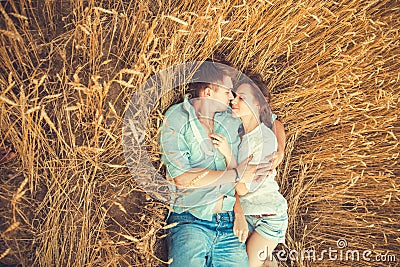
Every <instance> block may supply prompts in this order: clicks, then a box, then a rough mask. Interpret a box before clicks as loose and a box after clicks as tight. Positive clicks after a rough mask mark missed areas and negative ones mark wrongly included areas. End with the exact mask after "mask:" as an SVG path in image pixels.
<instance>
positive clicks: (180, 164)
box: [160, 117, 191, 178]
mask: <svg viewBox="0 0 400 267" xmlns="http://www.w3.org/2000/svg"><path fill="white" fill-rule="evenodd" d="M170 118H171V117H170ZM179 128H181V127H176V125H174V120H172V119H169V120H166V121H164V123H163V125H162V126H161V131H160V147H161V161H162V163H163V164H164V165H165V166H166V167H167V172H168V176H169V177H171V178H175V177H177V176H179V175H181V174H183V173H185V172H187V171H189V170H190V169H191V166H190V161H189V157H190V151H189V149H188V146H187V143H186V141H185V138H184V135H183V134H182V133H181V132H180V131H179V130H178V129H179Z"/></svg>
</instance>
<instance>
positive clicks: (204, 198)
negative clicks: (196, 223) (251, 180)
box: [160, 97, 241, 220]
mask: <svg viewBox="0 0 400 267" xmlns="http://www.w3.org/2000/svg"><path fill="white" fill-rule="evenodd" d="M240 125H241V121H240V119H238V118H233V117H232V115H231V112H230V111H229V110H227V111H226V112H221V113H216V114H215V116H214V130H213V132H216V133H219V134H222V135H224V136H225V137H226V138H227V141H228V143H229V144H230V147H231V149H232V152H233V155H234V156H235V157H236V159H237V153H238V146H239V143H240V138H239V135H238V129H239V126H240ZM160 146H161V152H162V155H161V161H162V162H163V163H164V164H165V166H166V168H167V176H168V178H175V177H177V176H179V175H181V174H183V173H185V172H187V171H190V170H191V169H193V168H207V169H210V170H225V169H226V162H225V158H224V156H222V155H221V154H220V153H219V151H218V150H217V149H216V148H214V147H213V145H212V143H211V141H210V139H208V138H207V136H206V132H205V130H204V128H203V126H202V125H201V123H200V121H199V120H198V118H197V116H196V113H195V110H194V108H193V106H192V104H191V102H190V100H188V98H187V97H185V100H184V101H183V102H182V103H179V104H176V105H173V106H172V107H170V108H169V109H168V111H167V112H166V114H165V119H164V122H163V125H162V127H161V132H160ZM171 180H172V181H171V183H172V186H171V187H170V189H171V194H173V203H171V206H172V208H173V209H174V212H176V213H182V212H185V211H188V212H190V213H191V214H192V215H194V216H195V217H197V218H199V219H203V220H211V219H212V215H213V212H214V208H215V204H216V202H217V200H218V199H220V198H221V197H222V196H224V197H223V204H222V209H223V210H226V211H231V210H233V205H234V204H235V196H234V195H235V188H234V184H233V183H228V184H224V185H220V186H212V187H206V188H194V189H183V188H178V187H176V186H174V185H173V179H171Z"/></svg>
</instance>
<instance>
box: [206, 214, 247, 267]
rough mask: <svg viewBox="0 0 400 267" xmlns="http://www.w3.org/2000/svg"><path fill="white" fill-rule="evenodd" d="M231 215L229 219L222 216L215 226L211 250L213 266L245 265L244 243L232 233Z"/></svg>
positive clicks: (234, 266) (235, 266)
mask: <svg viewBox="0 0 400 267" xmlns="http://www.w3.org/2000/svg"><path fill="white" fill-rule="evenodd" d="M232 217H233V216H231V217H230V220H229V221H224V218H222V220H221V222H220V227H217V234H218V236H217V237H216V239H215V240H214V246H213V250H212V254H211V256H212V266H213V267H247V266H248V259H247V253H246V244H245V243H241V242H240V241H239V238H238V237H237V236H236V235H235V234H234V233H233V218H232Z"/></svg>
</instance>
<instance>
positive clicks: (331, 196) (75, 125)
mask: <svg viewBox="0 0 400 267" xmlns="http://www.w3.org/2000/svg"><path fill="white" fill-rule="evenodd" d="M399 4H400V3H399V2H398V1H386V2H385V1H383V2H382V1H377V0H375V1H342V2H331V1H315V0H309V1H279V0H278V1H255V0H254V1H216V2H214V3H211V2H209V1H202V0H200V1H196V2H195V3H191V2H190V1H185V2H183V3H173V2H171V1H164V0H160V1H114V0H108V1H101V0H99V1H94V0H91V1H82V0H78V1H72V0H70V1H36V2H35V1H26V0H21V1H12V0H9V1H2V2H1V3H0V13H1V17H0V42H1V46H0V59H1V60H0V69H1V72H0V89H1V93H0V113H1V116H0V131H1V138H2V139H1V140H0V143H2V142H3V141H4V140H8V141H9V142H10V143H12V144H13V146H14V148H15V150H16V151H17V153H18V154H19V159H18V160H17V161H14V163H13V164H9V165H7V166H1V167H0V168H1V169H0V171H1V173H2V174H3V176H2V184H1V186H0V188H1V190H0V196H1V198H0V199H1V203H2V204H3V205H2V206H3V209H2V210H1V215H2V220H1V223H2V224H1V227H2V228H1V229H0V230H1V231H2V242H1V246H0V247H1V251H0V262H1V263H15V262H18V263H21V264H22V265H24V266H84V265H85V266H120V265H124V266H125V265H133V266H159V265H162V261H161V260H159V259H157V257H161V258H162V259H163V260H167V259H166V258H165V253H164V252H163V251H164V247H163V245H162V241H163V237H164V236H165V235H164V230H163V227H164V226H165V223H164V222H163V218H164V215H165V212H166V206H165V205H164V204H163V203H159V202H157V201H154V200H153V199H151V198H150V197H149V196H148V195H147V194H146V192H143V190H141V189H140V187H138V186H137V184H135V181H133V180H132V178H131V176H130V173H129V172H128V169H127V168H126V167H125V166H124V164H125V161H124V157H123V151H122V138H121V136H122V118H123V115H124V112H125V110H126V108H127V104H128V102H129V100H130V99H131V98H132V96H133V94H134V93H135V90H136V88H138V86H140V85H141V84H142V83H143V82H144V81H145V80H146V79H147V78H148V77H150V75H152V74H154V73H156V72H158V71H159V70H162V69H165V68H166V67H169V66H172V65H175V64H179V63H182V62H186V61H193V60H204V59H205V58H207V57H209V56H211V55H213V54H214V53H218V54H223V55H225V57H226V59H227V60H229V61H231V62H233V65H234V66H235V67H236V68H238V69H240V70H245V69H247V70H248V69H250V70H253V71H256V72H259V73H261V74H262V75H263V76H264V77H265V78H266V79H267V81H268V83H269V86H270V88H271V90H272V102H273V110H274V111H275V113H277V114H278V115H279V116H280V118H281V120H282V121H283V122H284V124H285V126H286V129H287V136H288V145H287V147H286V159H285V161H284V163H283V164H282V165H281V166H280V169H279V182H280V184H281V188H282V192H283V193H284V195H285V197H286V198H287V199H288V201H289V215H290V217H289V218H290V225H289V231H288V235H287V239H288V242H287V247H288V249H297V250H299V251H301V250H302V249H310V248H315V249H319V250H322V249H324V248H326V247H329V246H331V247H333V248H334V247H335V246H336V240H338V239H339V238H345V239H346V240H347V241H348V243H349V247H351V248H352V249H360V250H361V249H370V250H372V251H374V253H381V252H387V253H389V254H396V253H397V252H398V251H399V250H400V238H399V229H400V223H399V215H400V210H399V204H400V203H399V183H398V177H399V176H400V168H399V163H398V158H399V138H400V133H399V132H400V123H399V91H400V90H399V87H400V86H399V84H400V83H399V81H400V71H399V69H400V63H399V60H398V57H399V50H400V49H399V45H400V38H399V36H400V35H399V26H398V25H400V21H399V20H400V19H399V18H400V8H399V6H400V5H399ZM166 103H169V102H168V101H166ZM164 108H165V107H163V109H164ZM163 109H162V110H161V109H160V112H163ZM151 132H152V133H153V134H152V136H154V133H155V132H156V129H155V128H154V129H151ZM153 140H154V139H153ZM153 149H155V147H153ZM138 169H139V170H140V166H138ZM398 257H400V255H398ZM291 264H292V266H310V265H312V266H316V265H318V266H327V265H329V266H376V263H374V262H365V261H364V262H342V263H340V262H314V263H312V262H308V261H299V262H292V263H291ZM387 265H388V264H386V265H385V266H387Z"/></svg>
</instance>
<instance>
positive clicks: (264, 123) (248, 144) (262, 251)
mask: <svg viewBox="0 0 400 267" xmlns="http://www.w3.org/2000/svg"><path fill="white" fill-rule="evenodd" d="M232 114H233V115H234V116H238V117H240V119H241V120H242V123H243V128H242V137H241V138H242V141H241V143H240V146H239V153H238V154H239V156H238V162H241V161H242V160H243V159H245V158H247V157H248V156H249V155H253V159H252V161H251V162H250V164H251V163H253V164H258V163H260V162H261V161H262V160H263V159H264V158H265V157H266V156H268V155H271V154H273V153H274V152H275V151H276V150H277V140H276V137H275V135H274V133H273V131H272V130H271V128H272V124H273V122H272V120H273V119H272V114H271V111H270V108H269V105H268V102H267V101H266V100H265V98H264V95H263V94H262V93H261V91H260V90H259V89H258V87H257V85H256V84H255V83H254V82H253V81H252V80H250V79H248V78H247V79H243V80H242V81H241V82H239V84H238V86H237V90H236V96H235V99H234V100H233V101H232ZM211 137H212V138H213V139H214V143H215V145H216V147H217V148H218V149H219V150H220V152H221V154H223V155H230V154H231V153H230V151H229V150H228V149H227V148H229V146H227V145H225V144H224V142H225V139H224V138H223V136H221V135H216V134H213V135H212V136H211ZM275 175H276V171H275V170H273V171H272V173H270V175H268V176H267V177H261V178H262V179H259V181H253V182H252V183H238V184H237V185H236V192H237V195H239V196H240V205H239V201H237V205H236V206H235V227H234V231H236V232H237V233H244V234H245V235H246V233H247V231H246V229H245V228H246V227H247V225H248V228H249V230H250V232H251V234H250V236H249V237H248V238H247V244H246V249H247V254H248V257H249V266H250V267H253V266H263V264H264V260H265V259H269V260H272V254H271V253H272V251H273V250H274V249H275V247H276V246H277V244H278V243H284V242H285V234H286V229H287V223H288V217H287V202H286V199H285V198H284V197H283V196H282V194H280V192H279V186H278V184H277V183H276V181H275V180H274V177H275ZM244 215H245V216H244ZM246 222H247V223H246ZM238 236H239V239H245V238H246V236H240V234H238ZM271 264H273V265H271V266H276V263H272V262H271Z"/></svg>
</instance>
